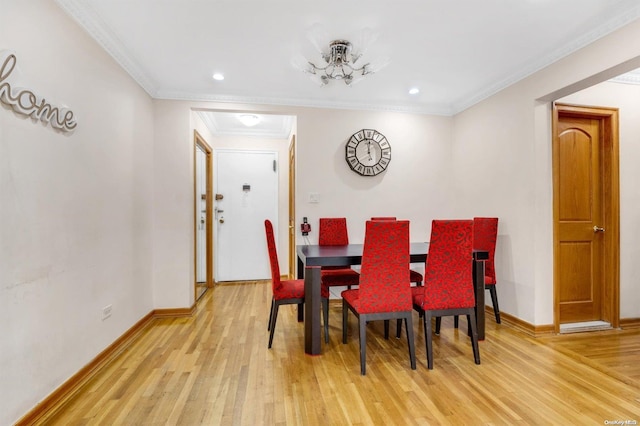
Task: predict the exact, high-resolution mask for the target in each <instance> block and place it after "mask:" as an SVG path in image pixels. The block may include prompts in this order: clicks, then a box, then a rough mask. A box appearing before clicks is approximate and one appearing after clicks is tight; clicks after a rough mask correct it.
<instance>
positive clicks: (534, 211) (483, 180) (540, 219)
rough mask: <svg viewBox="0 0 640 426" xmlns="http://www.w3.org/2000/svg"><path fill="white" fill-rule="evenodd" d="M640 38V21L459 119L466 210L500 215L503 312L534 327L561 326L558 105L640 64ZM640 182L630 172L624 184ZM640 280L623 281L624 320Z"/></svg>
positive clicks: (457, 147) (461, 194)
mask: <svg viewBox="0 0 640 426" xmlns="http://www.w3.org/2000/svg"><path fill="white" fill-rule="evenodd" d="M639 37H640V22H638V21H636V22H634V23H632V24H629V25H627V26H626V27H624V28H622V29H621V30H618V31H616V32H614V33H612V34H610V35H609V36H607V37H604V38H603V39H601V40H599V41H597V42H595V43H593V44H592V45H590V46H588V47H586V48H584V49H582V50H580V51H577V52H576V53H574V54H572V55H570V56H569V57H567V58H565V59H562V60H560V61H558V62H556V63H554V64H552V65H550V66H549V67H547V68H545V69H543V70H541V71H539V72H537V73H535V74H533V75H531V76H530V77H528V78H526V79H524V80H522V81H521V82H518V83H516V84H514V85H512V86H510V87H509V88H507V89H505V90H503V91H501V92H500V93H498V94H496V95H494V96H492V97H490V98H489V99H487V100H485V101H483V102H481V103H479V104H477V105H475V106H473V107H472V108H469V109H468V110H466V111H464V112H463V113H460V114H458V115H457V116H456V117H455V121H454V129H455V135H454V142H453V143H454V154H453V174H452V175H453V176H454V177H455V180H456V183H455V188H453V191H454V192H455V193H456V195H457V196H458V200H459V205H458V209H459V211H462V212H467V213H468V214H469V215H471V214H475V212H478V213H479V214H484V213H483V212H485V213H487V214H489V213H495V214H496V215H497V216H499V217H500V225H499V232H498V234H499V236H498V247H497V253H496V268H497V274H498V277H499V283H498V286H499V287H498V294H499V299H500V309H501V310H503V311H505V312H508V313H509V314H511V315H514V316H516V317H518V318H520V319H522V320H524V321H527V322H529V323H532V324H534V325H546V324H553V234H552V229H553V227H552V218H553V210H552V181H551V179H552V174H551V108H550V101H553V100H555V99H558V98H559V97H561V96H566V95H568V94H570V93H573V92H576V91H578V90H581V89H584V88H586V87H588V86H591V85H593V84H595V83H598V82H600V81H603V80H604V79H606V78H608V77H612V76H614V75H615V74H616V73H620V72H624V71H629V70H631V69H632V68H634V67H638V66H640V61H639V58H640V57H639V55H640V49H639V48H638V47H637V45H635V44H633V43H629V40H637V39H638V38H639ZM620 64H622V65H620ZM637 179H638V176H637V173H634V172H633V171H631V170H628V169H627V170H626V171H625V174H624V176H621V187H622V188H626V187H628V186H629V185H634V184H635V181H637ZM472 182H475V184H472ZM477 206H480V208H477ZM628 207H630V206H627V205H623V206H622V208H623V209H625V210H624V215H625V216H629V215H634V214H636V212H633V211H629V210H627V208H628ZM623 232H624V233H625V234H626V232H627V230H626V229H625V230H624V231H623ZM631 239H633V235H630V236H629V235H626V236H624V237H623V238H622V241H621V244H622V247H621V252H622V253H625V255H624V256H625V258H627V256H633V255H635V251H636V249H635V248H634V247H633V244H632V243H631ZM633 279H634V277H632V276H631V275H630V274H628V273H627V274H626V275H625V276H622V277H621V288H620V290H621V301H624V302H623V303H624V306H623V305H622V304H621V308H622V309H623V311H621V313H622V312H624V315H622V317H623V318H625V317H627V318H629V317H631V318H637V317H639V316H640V307H639V306H640V305H638V304H637V303H636V304H635V306H630V305H629V303H628V302H626V300H625V299H627V298H631V299H633V300H637V299H635V298H636V297H637V296H636V293H637V290H636V284H635V281H633Z"/></svg>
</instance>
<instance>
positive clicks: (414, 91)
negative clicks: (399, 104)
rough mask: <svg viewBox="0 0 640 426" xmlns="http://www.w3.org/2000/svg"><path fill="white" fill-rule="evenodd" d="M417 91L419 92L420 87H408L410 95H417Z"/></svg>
mask: <svg viewBox="0 0 640 426" xmlns="http://www.w3.org/2000/svg"><path fill="white" fill-rule="evenodd" d="M418 93H420V89H418V88H417V87H412V88H411V89H409V94H410V95H417V94H418Z"/></svg>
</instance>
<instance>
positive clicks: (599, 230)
mask: <svg viewBox="0 0 640 426" xmlns="http://www.w3.org/2000/svg"><path fill="white" fill-rule="evenodd" d="M593 232H604V228H600V227H598V226H596V225H593Z"/></svg>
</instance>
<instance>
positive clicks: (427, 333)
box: [422, 311, 433, 370]
mask: <svg viewBox="0 0 640 426" xmlns="http://www.w3.org/2000/svg"><path fill="white" fill-rule="evenodd" d="M422 321H423V322H424V340H425V341H426V346H427V368H428V369H429V370H433V342H432V340H431V313H429V312H427V311H425V313H424V316H423V317H422Z"/></svg>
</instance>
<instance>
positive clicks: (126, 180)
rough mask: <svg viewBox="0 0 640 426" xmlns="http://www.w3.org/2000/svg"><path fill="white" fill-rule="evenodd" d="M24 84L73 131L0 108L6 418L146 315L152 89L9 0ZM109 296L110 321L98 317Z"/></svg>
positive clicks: (61, 26)
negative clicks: (61, 112)
mask: <svg viewBox="0 0 640 426" xmlns="http://www.w3.org/2000/svg"><path fill="white" fill-rule="evenodd" d="M0 48H2V49H10V50H13V51H14V52H15V54H16V55H17V58H18V70H16V71H14V74H12V75H11V77H10V78H11V79H14V78H15V79H16V80H19V81H20V83H21V84H22V85H24V86H27V87H29V88H31V89H33V90H34V91H35V92H37V93H38V94H40V95H42V96H43V97H45V98H46V99H47V100H48V101H49V102H50V103H52V104H54V105H67V106H68V107H69V108H71V110H72V111H73V112H74V113H75V115H76V117H77V120H78V126H77V129H76V130H75V132H73V133H72V134H63V133H60V132H58V131H55V130H54V129H52V128H51V126H46V125H43V124H42V123H39V122H34V121H32V120H31V119H28V118H25V117H24V116H21V115H18V114H16V113H15V112H13V110H11V109H10V108H8V107H6V106H5V105H3V107H2V108H0V324H1V325H0V329H1V330H2V332H1V333H0V424H2V425H6V424H12V423H13V422H14V421H16V420H17V419H18V418H20V417H21V416H22V415H24V414H25V413H27V412H28V411H29V410H31V409H32V408H33V407H35V406H36V405H37V403H38V402H39V401H40V400H42V399H43V398H44V397H46V396H47V395H49V394H50V393H51V392H52V391H53V390H54V389H56V388H57V387H58V386H60V385H61V384H62V383H63V382H64V381H65V380H67V379H68V378H69V377H70V376H71V375H73V374H75V373H76V372H77V371H78V370H80V369H81V368H82V367H83V366H84V365H86V364H87V363H88V362H90V361H91V360H92V359H93V358H95V356H96V355H97V354H98V353H100V352H101V351H102V350H104V349H105V348H106V347H107V346H108V345H110V344H111V343H113V341H115V340H116V339H117V338H118V337H120V336H121V335H122V334H123V333H124V332H125V331H126V330H128V329H129V328H130V327H131V326H132V325H133V324H135V323H136V322H137V321H139V320H140V319H141V318H142V317H143V316H144V315H146V314H148V313H149V312H150V311H151V310H152V309H153V301H152V298H151V270H152V268H151V266H152V264H151V254H152V253H151V249H152V247H151V214H150V213H151V198H152V195H153V194H152V185H153V180H152V179H153V176H152V169H153V158H152V150H153V146H152V142H153V110H152V103H151V99H150V98H149V96H147V95H146V94H145V93H144V92H143V91H142V90H141V89H140V87H139V86H138V85H137V84H136V83H135V82H134V81H133V80H132V79H131V78H130V77H129V76H128V75H127V74H126V73H125V72H124V71H123V70H122V69H121V68H120V66H118V65H117V64H116V63H115V62H114V61H113V59H112V58H111V57H110V56H109V55H108V54H107V53H105V52H104V51H103V50H102V49H100V48H99V47H98V46H97V44H96V43H95V42H94V41H93V40H91V39H90V38H89V37H88V36H87V35H86V34H85V33H84V32H83V31H82V30H80V29H79V28H78V26H77V25H76V24H75V23H74V22H73V21H71V19H69V18H68V17H67V16H66V15H65V14H64V13H63V12H62V11H61V10H60V9H59V8H58V7H56V6H55V4H54V3H53V2H51V1H46V0H29V1H22V0H3V1H2V12H1V13H0ZM109 304H111V305H112V306H113V311H112V317H111V318H109V319H107V320H106V321H102V319H101V318H102V317H101V313H102V308H103V307H104V306H106V305H109Z"/></svg>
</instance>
